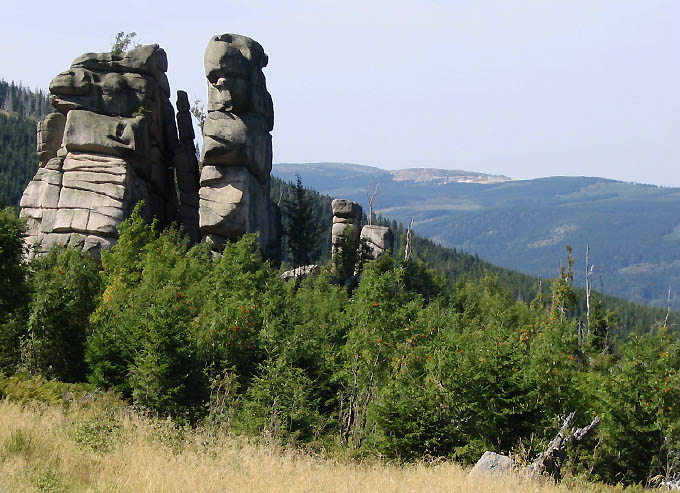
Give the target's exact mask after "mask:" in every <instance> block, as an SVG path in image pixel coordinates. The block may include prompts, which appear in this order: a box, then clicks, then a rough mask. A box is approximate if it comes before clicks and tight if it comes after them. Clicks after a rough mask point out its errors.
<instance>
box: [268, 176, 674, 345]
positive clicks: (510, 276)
mask: <svg viewBox="0 0 680 493" xmlns="http://www.w3.org/2000/svg"><path fill="white" fill-rule="evenodd" d="M271 185H272V188H271V197H272V200H274V201H275V202H277V203H281V204H283V205H284V207H283V216H284V221H285V220H286V208H285V203H286V202H287V201H290V200H291V199H292V197H293V191H294V185H293V183H290V182H285V181H283V180H281V179H278V178H275V177H272V182H271ZM308 193H309V197H310V199H311V200H312V201H313V202H314V204H315V205H314V207H315V217H314V218H311V219H310V220H315V221H318V222H319V223H320V224H321V225H322V226H323V228H322V229H321V233H320V235H321V239H320V243H321V244H322V257H321V260H322V261H328V260H330V237H331V225H332V222H333V213H332V210H331V202H332V201H333V197H329V196H328V195H323V194H320V193H319V192H317V191H314V190H308ZM364 222H365V218H364ZM377 223H378V224H381V225H384V226H389V227H391V228H392V230H393V231H394V233H395V246H394V250H395V253H396V254H400V255H402V256H403V242H404V238H405V235H406V228H405V227H404V225H403V224H401V223H398V222H397V221H395V220H393V219H392V220H390V219H387V218H384V217H382V216H378V218H377ZM284 250H285V249H284ZM414 250H415V253H416V255H417V256H418V258H420V259H422V260H423V261H425V262H426V263H427V265H429V266H431V267H432V268H433V269H435V270H436V271H437V272H439V273H440V274H441V275H442V276H443V277H444V278H445V279H446V280H447V283H448V285H449V286H450V287H453V286H454V285H455V284H456V282H458V281H459V280H461V279H473V280H480V279H482V278H483V277H484V276H485V275H487V274H491V275H493V276H494V277H496V278H497V279H498V280H499V282H500V284H502V285H503V286H505V287H506V288H507V289H509V290H510V292H511V293H512V296H513V297H514V298H515V299H517V300H520V301H524V302H526V303H528V302H530V301H531V300H532V299H534V298H535V297H536V296H537V295H538V294H539V293H538V290H539V277H538V276H530V275H527V274H522V273H521V272H517V271H515V270H511V269H506V268H504V267H499V266H497V265H494V264H492V263H490V262H487V261H485V260H482V259H480V258H479V256H477V255H471V254H469V253H465V252H462V251H460V250H457V249H455V248H447V247H444V246H441V245H440V244H438V243H435V242H434V241H432V240H429V239H427V238H423V237H422V236H419V235H414ZM400 252H401V253H400ZM557 255H558V256H557V257H556V258H555V263H556V264H560V263H562V264H566V250H563V251H561V252H559V253H558V254H557ZM541 284H542V285H543V286H542V290H543V292H544V293H545V292H547V291H548V290H549V289H550V279H543V280H542V281H541ZM583 286H584V285H583ZM574 291H575V294H576V296H577V302H576V306H575V314H576V316H578V317H581V318H583V317H584V316H585V313H586V293H585V288H584V287H579V286H578V285H576V288H575V290H574ZM596 291H597V289H596ZM594 296H596V297H597V298H598V299H599V300H600V301H601V303H602V305H603V306H604V307H605V308H606V309H609V310H611V311H613V312H615V313H616V314H617V317H618V322H617V324H615V327H614V328H613V329H612V333H613V334H618V335H621V336H625V335H628V334H630V333H631V332H646V331H649V330H651V329H652V328H653V327H656V326H658V324H659V323H660V322H661V321H662V320H664V319H665V317H666V310H665V309H663V308H659V307H652V306H649V305H644V304H640V303H634V302H632V301H627V300H623V299H620V298H617V297H615V296H611V295H608V294H604V293H600V292H596V293H595V295H594ZM679 324H680V314H679V313H678V312H676V311H672V312H671V313H670V315H669V325H670V327H671V328H672V330H676V329H677V327H678V325H679Z"/></svg>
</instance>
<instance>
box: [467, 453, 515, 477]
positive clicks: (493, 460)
mask: <svg viewBox="0 0 680 493" xmlns="http://www.w3.org/2000/svg"><path fill="white" fill-rule="evenodd" d="M514 468H515V462H514V461H513V460H512V459H511V458H510V457H508V456H506V455H501V454H497V453H495V452H491V451H489V450H487V451H486V452H484V455H482V456H481V457H480V458H479V460H478V461H477V463H476V464H475V466H474V467H473V468H472V469H471V470H470V472H469V475H470V476H474V475H485V474H486V475H502V474H509V473H511V472H512V471H513V469H514Z"/></svg>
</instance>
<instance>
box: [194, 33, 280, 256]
mask: <svg viewBox="0 0 680 493" xmlns="http://www.w3.org/2000/svg"><path fill="white" fill-rule="evenodd" d="M204 61H205V76H206V78H207V80H208V114H207V117H206V120H205V124H204V127H203V151H202V160H203V169H202V171H201V179H200V192H199V195H200V207H199V215H200V230H201V234H202V235H203V238H204V239H206V240H207V241H211V242H212V244H213V249H214V250H217V251H219V250H221V249H222V248H223V247H224V243H225V242H226V241H227V240H236V239H238V238H239V237H240V236H241V235H243V234H244V233H252V232H259V233H260V240H259V241H260V246H261V247H262V251H263V252H264V253H265V255H266V256H268V257H270V258H274V259H280V257H281V211H280V209H279V207H278V206H276V204H274V203H273V202H272V201H271V199H270V198H269V178H270V173H271V167H272V138H271V134H270V131H271V130H272V129H273V127H274V108H273V105H272V99H271V96H270V95H269V93H268V92H267V85H266V81H265V77H264V74H263V72H262V69H263V68H264V67H265V66H266V65H267V55H266V54H265V52H264V50H263V49H262V46H260V44H259V43H258V42H257V41H254V40H252V39H250V38H248V37H245V36H241V35H238V34H222V35H219V36H213V37H212V38H211V40H210V42H209V43H208V47H207V49H206V51H205V59H204Z"/></svg>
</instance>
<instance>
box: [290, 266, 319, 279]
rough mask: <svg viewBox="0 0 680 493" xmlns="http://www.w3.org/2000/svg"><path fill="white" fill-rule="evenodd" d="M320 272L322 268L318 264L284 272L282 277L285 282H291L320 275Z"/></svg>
mask: <svg viewBox="0 0 680 493" xmlns="http://www.w3.org/2000/svg"><path fill="white" fill-rule="evenodd" d="M319 272H321V268H320V267H319V266H318V265H317V264H312V265H303V266H300V267H296V268H295V269H291V270H287V271H285V272H283V274H281V276H280V277H281V279H283V280H284V281H290V280H291V279H305V278H307V277H309V276H311V275H315V274H319Z"/></svg>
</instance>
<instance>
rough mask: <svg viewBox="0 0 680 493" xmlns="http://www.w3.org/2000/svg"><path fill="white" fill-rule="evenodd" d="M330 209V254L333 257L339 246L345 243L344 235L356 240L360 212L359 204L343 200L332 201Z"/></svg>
mask: <svg viewBox="0 0 680 493" xmlns="http://www.w3.org/2000/svg"><path fill="white" fill-rule="evenodd" d="M331 208H332V209H333V228H332V230H331V235H332V236H331V252H332V255H333V256H335V254H336V253H337V252H338V249H339V248H340V246H341V244H344V243H346V242H347V240H348V238H345V235H346V234H352V235H354V236H355V239H356V236H357V235H358V234H359V224H361V215H362V211H361V206H360V205H359V204H357V203H356V202H351V201H349V200H344V199H335V200H333V202H332V203H331Z"/></svg>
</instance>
